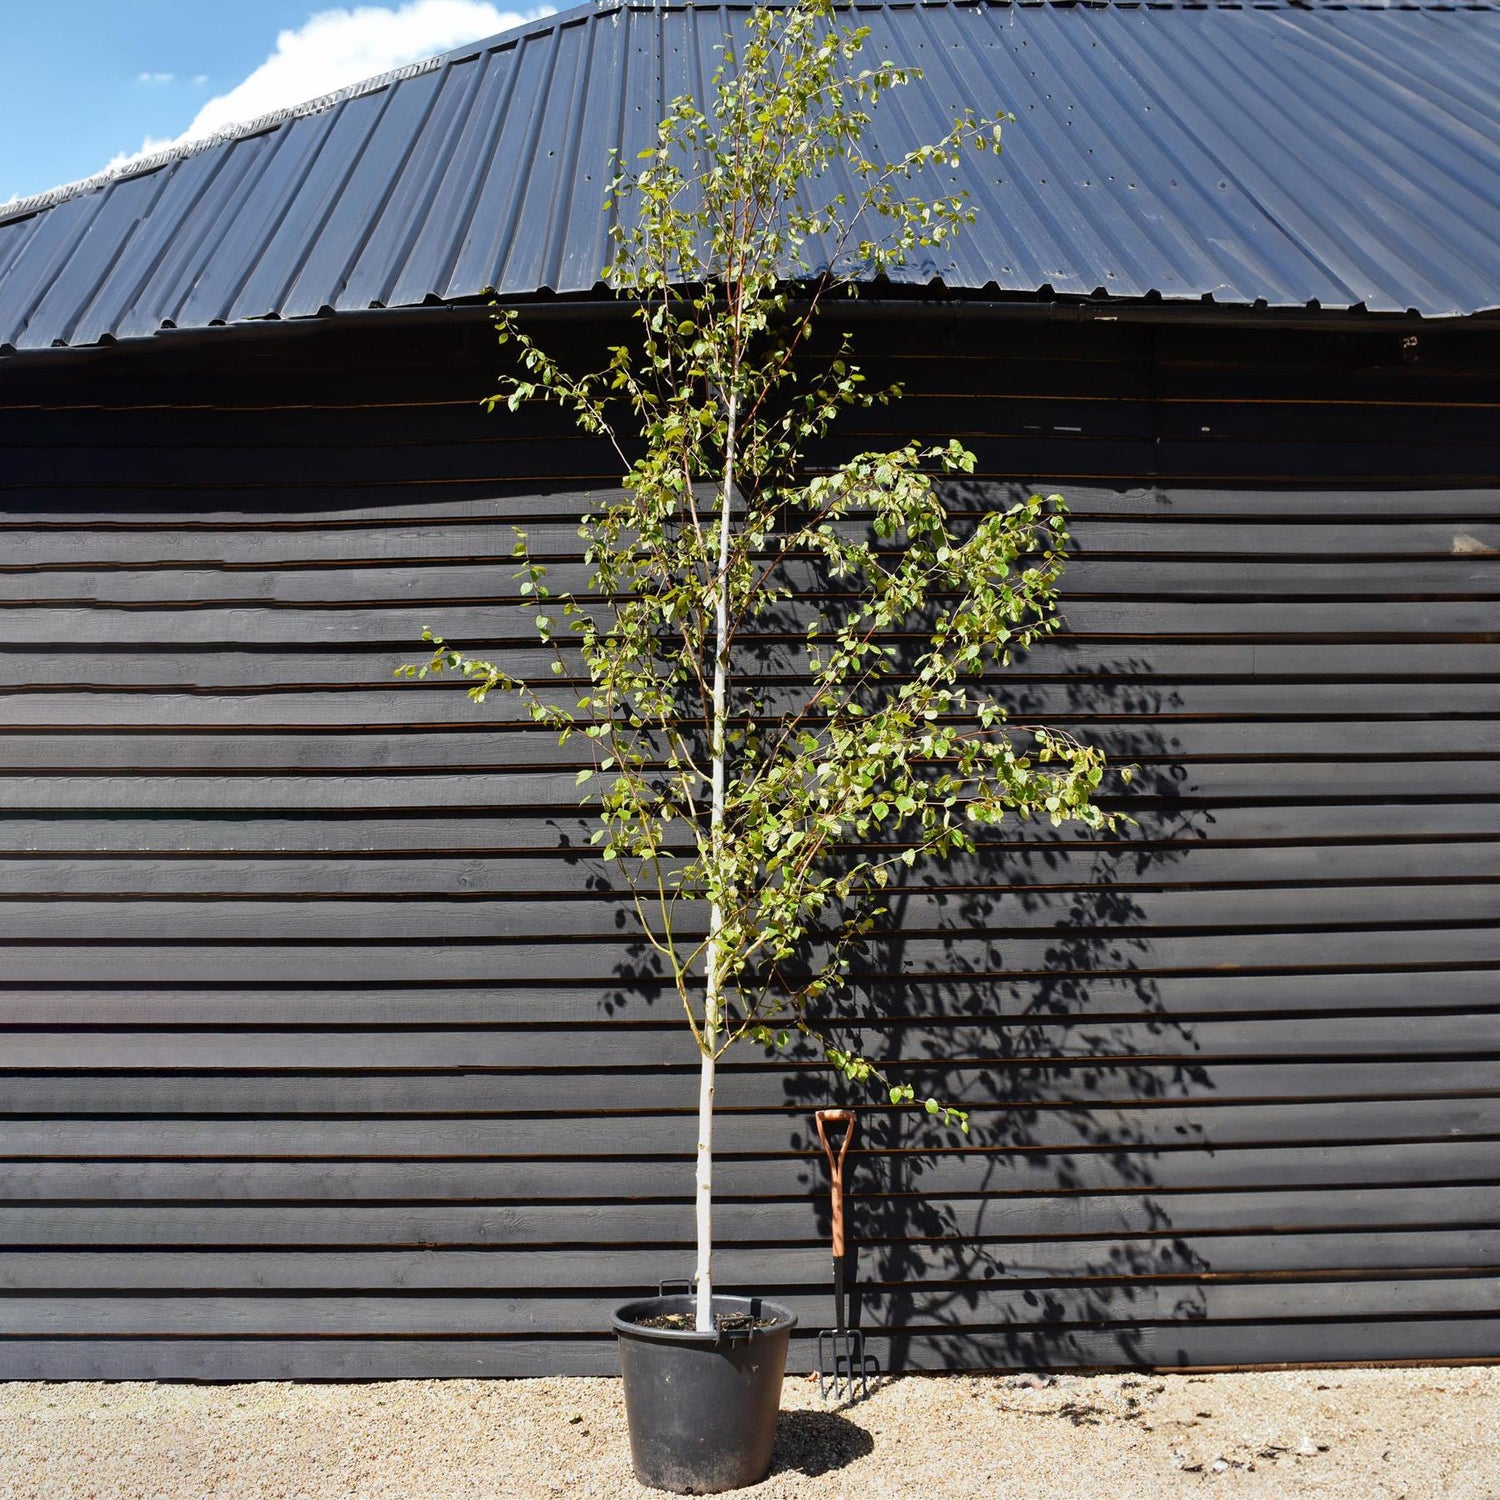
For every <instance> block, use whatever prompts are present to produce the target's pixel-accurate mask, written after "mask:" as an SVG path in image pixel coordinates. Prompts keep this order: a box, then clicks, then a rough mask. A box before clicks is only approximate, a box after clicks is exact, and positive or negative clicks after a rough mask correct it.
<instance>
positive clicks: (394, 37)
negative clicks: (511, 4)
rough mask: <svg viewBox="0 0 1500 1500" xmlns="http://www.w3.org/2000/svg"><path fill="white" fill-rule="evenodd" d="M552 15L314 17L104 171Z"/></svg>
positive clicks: (547, 9) (402, 12)
mask: <svg viewBox="0 0 1500 1500" xmlns="http://www.w3.org/2000/svg"><path fill="white" fill-rule="evenodd" d="M555 9H556V7H555V6H552V5H538V6H535V7H533V8H531V9H529V10H525V11H514V10H501V9H500V8H499V7H498V6H495V5H491V4H490V3H488V0H408V3H407V4H405V5H401V6H399V7H397V8H395V9H391V8H389V7H387V6H380V5H361V6H357V7H355V8H353V9H347V10H345V9H339V10H323V11H318V12H317V13H316V14H315V15H312V16H309V17H308V19H307V20H306V22H304V23H303V25H302V26H300V27H298V28H297V29H296V30H295V31H283V32H281V33H279V34H278V36H277V38H276V49H275V51H274V52H272V53H271V55H270V56H269V57H268V58H267V59H266V60H265V61H264V62H263V63H262V64H261V65H260V66H259V67H258V68H256V69H255V71H254V72H252V73H251V74H250V75H249V77H248V78H246V79H245V80H244V81H243V82H242V83H239V84H237V85H236V86H235V87H234V88H232V89H230V90H229V92H228V93H226V94H218V95H216V96H215V97H214V98H212V99H210V100H209V101H208V103H207V104H205V105H204V106H203V108H202V109H200V110H199V111H198V113H197V114H196V115H195V116H194V118H193V123H192V124H191V125H189V126H188V128H187V129H186V130H185V131H183V132H182V134H181V135H178V136H172V137H169V138H164V139H160V140H158V139H154V138H151V137H147V139H146V140H145V141H144V142H143V143H142V145H141V147H140V149H139V150H138V151H128V152H122V153H121V154H120V155H119V156H116V157H114V158H113V160H111V161H110V162H109V164H108V165H107V166H106V167H105V169H104V170H105V171H113V170H115V168H117V167H121V166H125V165H127V164H129V163H130V162H133V161H136V160H139V159H140V158H141V157H144V156H150V155H151V154H152V153H153V152H156V151H164V150H166V149H167V148H168V147H170V146H178V145H182V144H184V143H186V142H188V141H192V140H197V139H199V138H200V137H202V136H206V135H212V134H213V133H214V132H215V131H217V130H223V129H225V128H226V127H227V126H230V125H239V124H243V123H244V122H245V121H246V120H253V119H256V118H257V117H258V116H260V115H267V114H270V113H271V112H272V111H273V110H278V109H287V108H290V107H291V106H293V105H297V104H305V103H306V102H307V101H308V100H310V99H316V98H318V97H319V95H321V94H331V93H333V92H334V90H336V89H341V88H345V87H347V86H348V85H349V84H351V83H359V82H361V81H362V80H364V79H366V78H373V77H374V76H375V75H376V74H377V73H386V72H389V71H390V70H391V69H392V68H400V67H404V66H405V65H406V64H407V63H413V62H420V61H422V59H423V58H427V57H432V56H433V55H434V54H436V53H439V52H446V51H448V50H449V49H451V48H453V47H461V46H463V45H464V44H465V43H467V42H476V41H479V40H481V39H482V38H484V37H488V36H493V35H494V34H495V33H496V32H500V31H508V30H509V29H510V28H511V27H512V26H519V25H521V23H522V22H524V21H531V20H535V19H536V18H537V17H538V16H547V15H551V14H552V12H553V11H554V10H555ZM171 77H172V75H171V74H170V73H142V74H141V75H140V79H141V82H143V83H144V82H148V81H149V82H152V83H165V82H167V81H168V80H170V78H171ZM193 81H194V82H195V83H202V82H206V78H205V77H204V75H202V74H199V75H198V76H197V77H196V78H194V80H193Z"/></svg>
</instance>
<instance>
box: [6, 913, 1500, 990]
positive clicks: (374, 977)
mask: <svg viewBox="0 0 1500 1500" xmlns="http://www.w3.org/2000/svg"><path fill="white" fill-rule="evenodd" d="M441 930H442V929H441V928H435V929H434V934H433V937H432V939H431V940H430V941H428V942H419V941H412V940H406V941H389V940H386V939H384V938H381V937H376V938H369V937H366V938H361V939H358V940H338V939H335V937H334V936H333V935H332V934H330V935H329V936H328V937H327V938H325V939H323V940H321V941H320V940H319V939H318V938H316V937H311V938H308V939H307V940H306V941H300V940H290V939H288V938H287V937H284V936H282V937H278V936H276V935H275V934H267V935H266V936H264V937H263V938H262V940H261V941H260V942H258V943H254V944H248V943H230V942H224V941H203V942H196V943H195V942H191V941H186V942H184V941H179V942H178V943H174V944H170V945H163V944H162V943H161V942H160V940H159V938H158V939H157V940H156V941H155V942H152V943H149V944H145V945H129V944H120V943H109V944H85V943H82V942H80V941H79V938H78V936H77V935H76V934H75V935H74V937H73V938H72V939H71V940H70V939H68V938H67V937H60V938H58V939H57V940H56V941H55V942H53V943H51V944H47V945H43V944H41V943H37V942H33V943H31V944H24V943H20V942H17V943H16V944H15V945H13V946H7V948H6V958H5V962H6V972H7V975H8V977H9V978H10V979H11V980H12V981H14V982H16V983H19V984H34V983H42V982H45V983H50V984H61V985H93V984H98V983H100V982H110V983H121V982H123V983H141V982H147V983H154V984H162V985H167V986H173V985H180V984H195V983H199V982H201V981H203V980H206V979H211V978H213V977H214V976H215V975H222V974H225V973H232V974H234V975H236V977H237V978H238V979H239V980H240V982H242V983H249V984H272V983H275V984H285V983H291V984H298V985H302V986H306V985H308V984H314V983H317V982H319V981H320V980H322V979H326V977H327V976H328V975H330V974H335V973H336V974H338V975H339V976H340V978H341V981H342V982H344V983H360V982H374V983H396V984H424V983H430V984H458V983H470V982H480V983H489V984H495V983H515V982H523V981H535V980H544V979H547V978H550V977H553V976H554V975H555V974H556V972H557V969H558V957H557V954H558V952H559V951H560V948H561V946H562V945H564V944H566V946H567V947H568V958H567V963H568V972H569V974H570V976H571V977H572V978H573V979H575V980H576V981H577V982H579V983H585V982H588V983H598V984H600V985H603V986H608V985H610V984H614V985H615V986H616V987H617V988H619V989H620V990H622V991H624V992H627V993H628V992H630V991H632V989H633V987H634V985H633V978H632V976H627V975H626V974H624V973H623V972H622V965H625V964H627V963H628V960H627V959H626V958H625V957H624V956H622V954H621V952H620V948H619V945H618V941H610V942H607V943H605V942H592V941H589V940H586V939H579V938H567V937H560V938H558V939H557V940H556V941H555V942H552V943H543V942H540V941H537V935H536V934H535V933H533V934H532V935H531V937H530V940H529V941H516V942H512V943H499V942H496V941H494V940H493V939H489V938H485V939H473V940H461V941H458V942H454V941H451V940H450V941H447V942H443V941H441V940H440V937H439V934H440V933H441ZM892 946H893V947H894V949H895V951H890V952H886V953H877V954H875V955H874V956H873V957H872V958H871V959H869V960H866V961H865V964H863V965H862V966H861V967H858V968H856V969H855V970H854V971H853V972H854V973H855V974H856V975H861V976H864V975H873V976H894V975H898V974H903V973H906V974H923V973H925V974H928V975H930V976H932V977H933V978H935V979H936V978H942V977H946V978H948V979H949V980H957V979H959V978H960V977H963V980H964V982H966V983H974V982H977V981H978V980H979V979H984V978H997V977H1002V976H1009V977H1020V976H1036V975H1042V974H1048V973H1051V974H1053V975H1055V976H1061V975H1064V974H1067V975H1085V974H1096V973H1110V972H1115V973H1118V972H1119V971H1120V968H1121V966H1122V965H1124V966H1126V968H1127V969H1128V970H1129V971H1130V972H1132V973H1135V974H1139V975H1151V974H1154V973H1156V972H1171V971H1174V970H1175V971H1184V970H1187V971H1196V972H1208V971H1218V972H1226V973H1227V972H1233V971H1235V970H1248V971H1255V972H1259V971H1267V970H1269V971H1276V970H1281V971H1306V970H1318V969H1322V970H1329V969H1368V968H1378V967H1387V968H1400V969H1405V970H1419V969H1440V968H1444V967H1453V968H1474V967H1483V966H1486V965H1493V964H1495V963H1496V962H1497V961H1500V932H1497V931H1496V929H1495V928H1494V926H1493V924H1491V925H1490V926H1487V927H1474V928H1463V927H1437V928H1421V927H1416V928H1407V929H1401V928H1395V927H1389V926H1387V927H1382V928H1379V929H1371V930H1352V931H1323V930H1316V929H1315V930H1312V931H1305V932H1280V933H1278V934H1275V935H1274V937H1273V935H1272V934H1269V933H1248V934H1229V935H1224V934H1220V933H1215V932H1214V931H1212V930H1211V929H1206V930H1203V931H1201V932H1199V933H1195V934H1191V935H1176V934H1167V935H1160V934H1151V935H1146V936H1142V935H1135V934H1132V933H1131V931H1130V930H1129V929H1128V928H1127V929H1121V930H1119V931H1118V932H1116V933H1114V934H1104V935H1100V936H1097V937H1092V938H1091V937H1087V936H1084V935H1082V934H1077V933H1075V934H1073V935H1071V936H1067V937H1062V936H1058V935H1054V936H1053V937H1051V938H1048V939H1042V938H1036V937H1019V936H1003V937H995V938H991V939H984V938H973V937H969V936H967V935H965V934H963V933H955V934H954V935H953V936H952V937H951V938H948V939H939V938H924V937H914V938H911V939H909V940H906V941H903V942H901V943H900V944H899V945H892Z"/></svg>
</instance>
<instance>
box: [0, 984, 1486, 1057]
mask: <svg viewBox="0 0 1500 1500" xmlns="http://www.w3.org/2000/svg"><path fill="white" fill-rule="evenodd" d="M927 998H928V997H926V996H922V997H917V998H914V999H913V1000H912V1001H908V1002H907V1004H905V1005H903V1006H902V1007H901V1008H900V1012H898V1016H897V1017H886V1018H883V1019H881V1020H879V1021H876V1022H873V1023H872V1022H870V1021H857V1022H855V1023H853V1024H850V1025H847V1026H843V1027H840V1029H839V1034H840V1037H841V1038H842V1039H843V1041H844V1043H845V1044H846V1045H849V1046H850V1047H852V1048H853V1049H855V1050H856V1051H860V1052H870V1053H872V1054H874V1055H878V1056H880V1057H881V1058H883V1059H887V1060H888V1061H889V1063H890V1064H893V1065H899V1064H900V1063H903V1062H911V1063H912V1064H913V1065H915V1064H916V1063H917V1062H918V1061H919V1060H920V1059H923V1058H926V1057H929V1056H934V1055H935V1056H941V1057H945V1058H950V1059H951V1060H952V1065H953V1066H954V1067H966V1066H968V1065H969V1064H970V1063H971V1062H975V1061H979V1062H990V1061H996V1062H1005V1063H1014V1062H1018V1061H1021V1060H1029V1059H1037V1058H1050V1057H1063V1058H1067V1057H1072V1058H1077V1057H1089V1058H1099V1059H1101V1060H1102V1059H1110V1058H1131V1057H1191V1058H1201V1059H1204V1060H1208V1059H1213V1058H1225V1059H1229V1058H1253V1057H1292V1058H1295V1057H1301V1056H1318V1057H1329V1058H1331V1057H1345V1058H1351V1059H1353V1058H1377V1057H1392V1058H1397V1057H1402V1056H1405V1057H1409V1058H1413V1059H1415V1058H1418V1057H1443V1056H1463V1057H1473V1058H1478V1057H1484V1056H1491V1055H1493V1056H1496V1057H1497V1058H1500V1004H1496V1003H1493V1002H1492V1004H1491V1005H1489V1006H1487V1007H1485V1008H1483V1009H1480V1010H1477V1011H1474V1012H1464V1013H1460V1014H1457V1015H1449V1014H1445V1013H1430V1012H1428V1013H1423V1012H1418V1013H1417V1014H1416V1015H1414V1016H1406V1015H1396V1016H1368V1015H1358V1014H1352V1015H1348V1016H1341V1017H1335V1018H1331V1019H1320V1018H1310V1017H1307V1016H1291V1017H1287V1018H1282V1017H1269V1018H1254V1019H1241V1018H1234V1019H1228V1020H1215V1019H1194V1020H1177V1021H1169V1020H1168V1019H1167V1018H1165V1017H1162V1016H1156V1015H1151V1016H1150V1017H1149V1019H1146V1020H1143V1021H1132V1020H1122V1021H1109V1020H1103V1019H1092V1020H1085V1021H1080V1020H1076V1019H1072V1018H1068V1017H1066V1016H1058V1015H1055V1014H1048V1013H1046V1012H1043V1013H1041V1014H1040V1015H1038V1014H1034V1013H1033V1014H1026V1013H1024V1012H1022V1013H1019V1014H1013V1015H1011V1016H988V1015H970V1016H964V1015H962V1014H960V1015H958V1016H956V1017H954V1018H953V1019H951V1020H947V1021H943V1022H937V1023H935V1022H930V1021H921V1020H916V1021H912V1020H908V1019H905V1017H906V1016H909V1015H911V1013H912V1012H917V1011H919V1010H920V1008H921V1006H922V1004H923V1002H924V1001H925V1000H926V999H927ZM662 1009H663V1010H664V1011H665V1014H663V1015H661V1016H659V1017H658V1019H657V1020H656V1021H655V1022H654V1023H649V1024H647V1023H642V1024H635V1025H631V1026H623V1025H619V1024H613V1025H612V1024H610V1023H609V1022H608V1021H603V1020H602V1018H601V1023H598V1024H596V1025H594V1026H587V1025H577V1024H575V1025H574V1026H573V1027H571V1028H570V1029H569V1031H568V1033H567V1035H566V1036H560V1035H558V1034H557V1033H556V1032H553V1031H550V1030H543V1029H541V1028H540V1027H538V1026H537V1025H535V1024H530V1025H528V1024H522V1025H519V1026H510V1027H506V1028H488V1029H485V1030H461V1029H455V1028H444V1029H441V1030H435V1031H422V1030H415V1029H408V1028H403V1029H401V1030H396V1031H388V1030H360V1029H354V1028H339V1029H337V1030H333V1031H316V1030H311V1029H298V1030H294V1031H275V1030H243V1031H229V1032H226V1031H220V1030H210V1031H190V1030H168V1029H165V1028H153V1029H152V1030H150V1031H145V1032H138V1031H126V1030H116V1029H110V1030H90V1031H86V1032H79V1031H74V1030H62V1031H36V1030H26V1031H16V1032H7V1033H4V1042H3V1059H4V1066H5V1068H7V1069H10V1070H24V1071H37V1072H40V1071H52V1070H59V1071H77V1070H82V1071H105V1070H109V1069H130V1070H146V1071H151V1072H172V1071H195V1070H201V1069H215V1068H217V1069H224V1070H231V1071H248V1070H255V1069H267V1070H274V1069H287V1068H293V1069H298V1070H307V1069H316V1070H321V1071H328V1072H334V1071H339V1070H343V1069H348V1070H351V1071H352V1070H358V1069H364V1068H416V1069H449V1068H463V1067H469V1068H475V1069H480V1068H500V1069H538V1070H542V1069H546V1070H557V1071H562V1072H571V1071H573V1070H575V1069H576V1068H577V1067H578V1066H579V1063H580V1060H582V1059H587V1060H588V1065H589V1066H594V1067H609V1068H614V1069H632V1070H633V1069H640V1068H650V1067H652V1066H655V1065H657V1064H661V1063H672V1062H684V1063H686V1062H692V1061H693V1060H694V1058H695V1057H696V1052H695V1050H694V1048H693V1044H692V1042H691V1039H690V1038H689V1037H688V1036H687V1033H686V1029H685V1028H683V1027H682V1026H681V1025H680V1018H679V1017H674V1016H673V1015H672V1014H671V1012H670V1011H666V1008H665V1005H663V1007H662ZM679 1032H680V1033H681V1034H680V1035H679ZM750 1050H751V1051H753V1048H752V1049H750Z"/></svg>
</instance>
